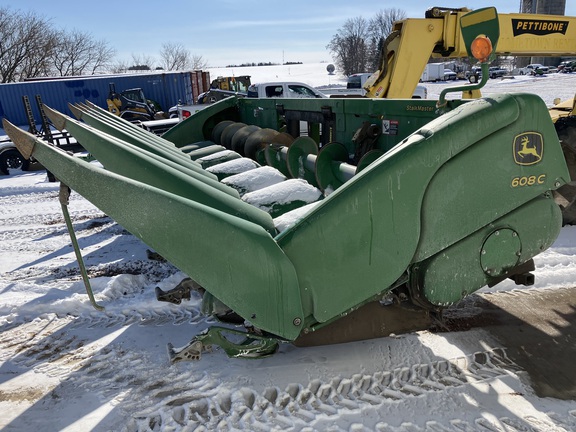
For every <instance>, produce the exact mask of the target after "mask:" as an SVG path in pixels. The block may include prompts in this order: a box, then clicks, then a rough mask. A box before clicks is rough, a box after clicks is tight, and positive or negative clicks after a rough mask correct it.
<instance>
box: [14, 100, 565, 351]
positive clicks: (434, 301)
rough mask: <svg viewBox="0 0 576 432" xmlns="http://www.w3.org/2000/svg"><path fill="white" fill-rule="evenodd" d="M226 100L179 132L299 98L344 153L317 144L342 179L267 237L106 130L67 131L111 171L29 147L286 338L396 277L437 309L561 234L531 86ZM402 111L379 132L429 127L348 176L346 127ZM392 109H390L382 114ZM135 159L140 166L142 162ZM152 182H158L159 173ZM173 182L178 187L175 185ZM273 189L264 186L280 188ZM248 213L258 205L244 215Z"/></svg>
mask: <svg viewBox="0 0 576 432" xmlns="http://www.w3.org/2000/svg"><path fill="white" fill-rule="evenodd" d="M231 99H232V100H228V99H226V100H224V101H222V102H221V103H219V104H214V106H212V107H209V108H207V110H212V111H211V112H212V114H213V116H212V117H210V116H209V115H208V113H209V111H207V110H204V111H201V112H199V113H198V114H200V113H203V116H201V117H196V115H194V116H192V117H191V119H188V120H186V121H184V122H182V123H181V125H185V124H188V125H192V126H194V127H193V128H190V127H189V126H186V128H184V129H182V128H181V130H180V132H182V130H185V129H195V130H202V131H203V134H202V136H198V141H200V142H205V141H206V140H208V139H209V138H212V133H213V132H214V130H215V128H217V127H219V128H221V129H222V131H221V132H219V133H218V134H219V135H220V136H221V135H222V133H223V131H224V129H226V128H224V127H223V125H222V124H221V121H222V119H223V116H225V115H227V113H230V112H233V117H234V120H235V121H237V120H238V119H239V118H242V120H244V122H245V123H247V121H248V119H249V115H251V116H252V119H253V120H255V121H256V122H257V123H258V126H259V128H263V129H265V128H270V127H271V126H273V123H276V124H279V125H280V126H281V125H282V121H281V119H282V116H281V115H280V113H282V112H286V110H290V109H294V110H296V109H297V108H298V107H303V108H306V110H307V113H316V114H314V115H312V114H307V115H310V116H311V118H314V119H319V118H320V117H319V116H317V114H318V113H321V115H322V116H323V117H322V119H324V120H325V119H326V118H328V119H329V122H328V123H325V125H327V126H326V128H332V129H333V130H332V132H333V135H334V136H335V137H336V136H339V137H340V138H341V139H342V142H343V144H342V146H343V148H344V149H346V150H345V151H343V150H342V148H339V150H338V151H337V152H335V154H336V156H335V157H334V158H332V157H330V154H331V151H329V152H326V155H325V156H324V157H326V158H327V161H324V162H323V163H322V164H321V165H326V166H330V167H331V168H326V167H324V168H321V169H322V170H328V169H332V170H334V169H336V171H337V172H338V174H337V175H338V178H339V179H340V181H341V182H342V184H341V185H339V186H338V185H336V190H335V191H333V192H332V193H330V194H329V195H328V196H327V197H325V198H324V199H323V200H320V202H318V203H316V205H315V207H314V208H312V209H311V210H310V211H309V212H308V213H307V214H305V215H304V216H302V217H301V218H300V219H299V220H298V221H297V222H296V223H294V224H293V225H291V226H288V227H287V228H286V229H285V230H284V231H283V232H281V233H280V234H278V235H276V236H275V237H274V238H273V237H272V236H271V233H274V232H275V231H274V227H273V222H272V219H271V218H270V217H269V216H268V215H266V216H265V217H263V216H262V217H263V219H262V220H258V221H257V222H256V223H251V222H249V221H247V220H245V219H247V218H251V216H246V214H244V215H238V216H239V217H238V216H235V215H237V213H235V212H234V211H232V210H231V211H228V210H227V209H225V208H222V207H221V206H223V205H224V206H225V205H226V204H225V203H226V202H227V200H231V201H233V202H235V203H241V204H242V205H246V206H248V204H246V203H243V202H242V201H240V200H239V199H236V198H232V197H230V196H228V195H226V194H222V193H215V194H214V197H213V198H214V200H213V201H210V198H207V199H206V201H202V202H203V203H204V204H200V203H199V202H200V199H199V198H196V197H193V199H188V198H185V197H183V196H178V195H177V194H182V195H185V192H184V191H183V189H184V188H185V185H188V182H187V180H186V179H184V178H183V177H182V176H181V175H180V172H178V174H177V173H176V170H173V169H168V167H165V166H163V165H164V163H163V160H162V158H160V159H158V158H153V157H151V156H150V155H149V154H148V153H146V152H144V151H143V150H142V149H139V148H136V147H135V146H132V145H130V144H128V143H122V141H121V140H119V139H117V138H113V137H110V138H109V137H108V136H107V135H106V134H104V133H101V132H98V133H94V131H93V130H90V133H91V134H92V135H89V134H87V135H82V139H79V140H80V141H85V142H88V141H91V142H92V141H94V142H95V143H96V142H100V141H101V140H104V141H106V142H107V143H108V144H107V145H110V147H108V149H107V150H106V151H105V153H106V154H102V155H101V156H102V158H103V160H104V159H105V158H106V157H108V156H109V157H110V159H112V158H115V157H118V158H120V159H121V160H122V163H118V164H117V165H115V166H114V169H115V170H116V171H117V173H118V174H119V175H117V174H114V173H111V172H108V171H105V170H102V169H99V168H95V167H93V166H92V165H90V164H86V163H84V162H82V161H78V160H75V159H74V158H70V157H68V156H66V155H63V154H60V153H58V152H55V151H54V150H52V149H49V148H48V147H47V146H45V145H43V144H42V145H40V143H39V141H35V142H37V143H38V144H37V146H36V147H37V149H36V150H35V152H34V157H36V158H37V159H38V160H40V162H42V163H43V164H44V165H45V166H46V167H47V168H48V169H50V170H51V171H52V172H53V173H54V174H55V175H56V176H57V177H58V178H60V179H62V180H63V181H64V182H66V183H67V184H69V186H70V187H72V188H73V189H74V190H76V191H78V192H79V193H80V194H82V195H83V196H85V197H86V198H88V199H89V200H90V201H92V202H93V203H94V204H95V205H97V206H98V207H99V208H101V209H102V210H103V211H105V212H106V213H107V214H109V215H110V216H111V217H113V218H114V219H115V220H116V221H117V222H118V223H120V224H121V225H123V226H124V227H125V228H126V229H127V230H128V231H130V232H132V233H134V234H135V235H137V236H139V237H140V238H142V239H143V240H144V241H145V242H146V243H147V244H149V245H150V246H151V247H153V248H154V249H155V250H157V251H158V252H159V253H161V254H162V255H163V256H165V257H166V258H167V259H168V260H170V261H171V262H172V263H173V264H174V265H176V266H177V267H178V268H180V269H181V270H182V271H184V272H185V273H186V274H188V275H189V276H190V277H191V278H193V279H194V280H195V281H197V282H198V283H199V284H201V285H202V286H203V287H204V288H205V289H206V290H207V292H208V293H209V294H210V296H213V297H214V298H216V299H217V300H218V301H219V302H220V303H222V304H224V305H226V306H228V307H230V308H231V309H232V310H234V311H235V312H237V313H238V314H240V315H241V316H242V317H243V318H244V319H246V320H249V321H250V322H252V323H253V324H254V325H255V326H256V327H257V328H260V329H263V330H265V331H267V332H270V333H271V334H273V335H276V336H278V337H280V338H283V339H288V340H293V339H294V338H295V337H297V336H298V334H299V333H300V331H301V330H302V329H303V328H304V326H306V328H309V329H314V328H315V326H321V325H322V324H323V323H327V322H330V321H333V320H334V319H336V318H338V317H339V316H342V315H344V314H347V313H349V312H350V311H352V310H354V309H356V308H358V307H359V306H361V305H362V304H364V303H366V302H368V301H371V300H374V299H377V298H379V296H381V295H383V294H384V293H386V292H388V291H389V290H391V289H392V288H394V287H396V286H397V285H398V284H399V283H400V282H402V283H404V282H407V283H408V285H409V286H410V287H411V289H412V295H413V297H414V299H416V300H417V301H418V302H419V304H422V305H427V307H431V308H435V307H438V306H443V305H446V304H450V303H452V302H454V301H457V300H458V299H460V298H462V297H463V296H465V295H467V294H469V293H470V292H472V291H474V290H476V289H478V288H479V287H480V286H482V285H485V284H486V283H490V282H491V281H493V280H494V278H495V277H500V276H502V274H503V273H506V272H507V271H508V270H509V269H510V267H513V266H514V265H516V264H522V263H524V262H526V261H527V260H529V259H531V258H532V257H533V256H535V255H536V254H538V253H539V252H540V251H541V250H542V249H543V248H546V247H547V246H548V245H549V244H550V242H551V241H553V239H554V238H556V236H557V234H558V232H559V228H560V225H561V221H560V219H559V218H558V209H557V207H555V205H554V204H553V201H552V200H550V199H549V198H547V197H546V195H547V194H548V193H549V191H550V190H553V189H555V188H557V187H559V186H561V185H562V184H564V183H566V181H567V180H568V179H569V175H568V171H567V168H566V165H565V163H564V158H563V157H562V153H561V149H560V145H559V142H558V138H557V136H556V134H555V131H554V127H553V125H552V122H551V119H550V116H549V115H548V112H547V109H546V107H545V105H544V103H543V102H542V101H541V100H540V99H539V98H538V97H536V96H534V95H527V94H523V95H500V96H492V97H490V98H487V99H481V100H475V101H470V102H466V103H463V102H459V103H457V104H456V105H459V106H458V107H457V108H455V109H453V110H451V111H450V112H448V113H446V114H444V115H442V116H441V117H437V113H436V112H435V111H434V112H432V111H429V110H427V109H426V108H427V107H429V106H430V104H428V103H423V102H421V101H416V102H412V101H386V100H383V101H372V100H354V101H351V102H350V104H349V105H348V104H347V103H348V101H347V100H346V101H345V100H337V101H335V102H331V101H327V100H322V101H318V100H309V101H302V100H282V101H281V102H282V106H281V107H279V106H278V105H277V102H278V101H276V103H275V102H274V101H272V102H271V101H269V100H253V101H248V102H244V100H233V98H231ZM224 102H225V103H224ZM308 102H309V103H308ZM376 102H378V103H376ZM412 104H413V105H412ZM218 105H219V107H218ZM409 106H413V107H420V108H421V109H418V110H416V112H417V113H418V114H417V115H415V116H414V117H411V118H412V120H411V122H410V124H401V123H402V122H400V123H399V124H398V125H396V126H394V128H393V129H392V130H394V131H400V130H410V129H412V127H413V126H414V125H415V124H419V123H423V122H427V123H426V124H425V125H424V126H423V127H421V128H420V129H418V130H416V131H415V132H414V133H412V134H409V133H407V136H404V139H402V141H400V142H399V143H398V144H397V145H395V146H394V147H393V148H392V149H391V150H389V151H387V152H386V153H385V154H383V155H382V156H380V157H377V156H378V154H379V153H378V151H381V150H383V148H385V147H386V146H388V145H389V144H390V143H391V142H392V141H389V140H388V139H389V138H390V137H389V136H388V137H380V138H379V140H378V141H377V142H376V150H375V152H376V153H375V156H374V158H373V159H374V160H373V162H372V163H370V164H369V165H367V166H365V167H364V168H363V169H362V170H360V171H359V172H358V173H356V174H355V175H353V176H352V173H351V172H350V173H348V172H347V168H346V165H347V164H346V163H345V162H342V159H344V158H345V156H344V154H345V152H346V153H347V154H348V155H351V154H352V155H353V154H354V150H355V148H354V143H353V141H352V137H353V136H354V134H355V133H356V131H357V130H358V129H360V128H361V127H363V125H364V124H365V122H366V121H383V120H386V119H391V118H398V119H401V118H402V116H401V115H400V113H402V114H403V115H405V116H409V115H410V113H411V111H412V109H407V107H409ZM232 108H234V109H232ZM257 108H258V109H257ZM346 109H350V110H352V111H345V110H346ZM377 111H379V112H380V114H378V115H377V114H376V112H377ZM395 112H397V113H399V114H398V116H396V115H395V114H391V113H395ZM327 113H328V114H327ZM279 119H280V120H279ZM324 120H322V121H324ZM429 120H432V121H429ZM399 121H400V120H399ZM268 122H272V123H268ZM219 124H220V126H218V125H219ZM229 126H230V124H228V125H226V127H229ZM73 127H75V126H73ZM73 127H72V128H73ZM326 128H325V127H324V126H323V128H322V130H323V131H326ZM85 130H86V129H79V130H75V131H73V134H80V135H81V134H82V133H85V132H82V131H85ZM242 130H244V128H238V131H242ZM8 133H9V134H10V133H11V131H8ZM254 133H257V134H258V133H259V131H256V132H254ZM396 139H399V137H396ZM232 141H233V139H232V140H231V141H230V142H232ZM301 141H302V142H304V141H306V143H308V142H309V141H311V140H310V139H308V138H307V139H301ZM313 144H314V146H312V145H299V144H296V145H295V146H294V149H295V150H294V151H293V152H292V153H293V155H292V158H291V157H290V152H291V150H290V147H288V148H287V150H285V148H283V147H282V146H277V145H275V144H273V145H272V146H271V147H272V148H273V149H274V151H272V150H270V149H268V150H267V151H266V152H265V153H266V158H267V159H269V160H274V162H276V161H277V160H278V159H284V158H285V159H286V160H288V159H291V160H290V161H289V164H286V165H285V166H286V168H287V169H288V170H289V171H294V172H293V173H292V174H294V175H298V176H300V175H304V174H305V173H306V172H308V173H310V172H311V171H312V170H313V169H315V166H316V165H317V160H316V156H315V155H314V153H316V149H317V146H316V144H315V143H313ZM202 147H205V143H204V144H202ZM325 148H326V149H330V148H332V147H331V145H325ZM334 148H336V147H335V146H334ZM194 151H196V150H194ZM107 153H110V155H108V154H107ZM256 153H261V150H257V151H256ZM23 154H25V153H23ZM321 154H322V150H321V151H320V155H321ZM121 155H122V156H121ZM260 156H261V155H260ZM330 160H332V162H330ZM238 161H240V162H243V161H242V160H234V161H230V162H225V163H223V164H220V165H215V166H212V167H210V168H209V169H210V170H214V172H217V171H218V170H217V169H218V168H219V167H220V168H223V166H224V165H226V164H231V163H236V162H238ZM45 162H46V163H45ZM106 163H107V164H109V165H110V164H113V163H114V162H113V161H112V160H109V161H107V162H106ZM252 163H253V164H254V166H256V164H255V162H253V161H252ZM139 165H142V166H143V167H145V169H143V170H142V172H140V171H139V168H138V166H139ZM280 165H281V164H280ZM105 166H106V164H105ZM110 166H113V165H110ZM288 166H291V167H292V168H288ZM143 173H150V176H149V177H147V176H146V175H143ZM303 173H304V174H303ZM317 174H318V173H317ZM129 177H132V178H136V180H133V179H131V178H129ZM161 177H168V178H169V180H165V182H162V180H161ZM350 177H351V178H350ZM153 178H154V180H153ZM293 181H298V180H293ZM300 181H301V180H300ZM198 183H201V182H198ZM284 183H285V182H284ZM175 184H176V185H177V186H175ZM190 184H191V185H195V184H196V181H192V180H191V181H190ZM202 184H205V183H202ZM180 185H182V187H183V189H178V187H180ZM279 186H280V184H279V185H276V186H274V187H273V189H276V188H278V189H282V188H281V187H279ZM209 188H210V187H209ZM214 192H215V191H214ZM208 195H211V194H208ZM224 195H226V198H224V197H223V196H224ZM185 196H186V197H188V196H189V195H185ZM278 200H279V201H280V198H279V197H278ZM242 210H243V207H242ZM254 210H256V209H254ZM261 213H262V214H264V213H263V212H260V211H256V213H255V215H256V217H258V218H259V217H260V216H261ZM142 214H144V216H142V217H140V215H142ZM532 214H533V217H532V218H531V219H530V220H528V219H529V215H532ZM251 220H255V219H251ZM496 231H500V232H501V233H503V234H505V235H503V236H502V237H500V236H499V235H497V234H495V232H496ZM272 235H274V234H272ZM514 235H517V236H518V238H517V240H516V239H515V237H514ZM502 239H504V240H502ZM518 242H519V243H518ZM219 245H226V247H225V248H223V247H221V246H219ZM519 245H520V246H519ZM483 247H484V250H485V251H486V254H487V255H485V256H484V259H483V258H482V256H483V255H482V253H481V251H482V248H483ZM446 257H450V258H451V259H447V258H446ZM459 272H460V273H459ZM454 274H461V275H470V280H471V282H470V284H466V283H465V277H464V276H461V277H460V276H459V277H460V279H458V280H459V282H458V284H456V283H455V285H454V286H448V285H447V283H446V281H447V280H449V278H450V277H451V275H454ZM399 281H400V282H399ZM210 296H209V297H210Z"/></svg>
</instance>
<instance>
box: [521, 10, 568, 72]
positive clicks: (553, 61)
mask: <svg viewBox="0 0 576 432" xmlns="http://www.w3.org/2000/svg"><path fill="white" fill-rule="evenodd" d="M520 13H531V14H544V15H564V14H565V13H566V0H520ZM560 61H561V59H560V58H559V57H522V58H519V59H518V61H517V62H516V66H517V67H524V66H526V65H528V64H530V63H540V64H543V65H546V66H557V65H558V64H559V63H560Z"/></svg>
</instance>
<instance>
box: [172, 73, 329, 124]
mask: <svg viewBox="0 0 576 432" xmlns="http://www.w3.org/2000/svg"><path fill="white" fill-rule="evenodd" d="M233 95H235V96H238V97H249V98H327V97H328V96H326V95H325V94H324V93H321V92H319V91H318V90H316V89H315V88H313V87H310V86H309V85H308V84H304V83H301V82H288V81H278V82H265V83H257V84H251V85H250V86H249V87H248V91H247V92H246V93H243V92H234V93H230V94H229V95H228V96H233ZM206 106H207V104H196V105H177V107H176V108H177V110H178V118H179V119H180V120H184V119H186V118H188V117H190V115H192V114H193V113H194V112H196V111H199V110H201V109H203V108H204V107H206Z"/></svg>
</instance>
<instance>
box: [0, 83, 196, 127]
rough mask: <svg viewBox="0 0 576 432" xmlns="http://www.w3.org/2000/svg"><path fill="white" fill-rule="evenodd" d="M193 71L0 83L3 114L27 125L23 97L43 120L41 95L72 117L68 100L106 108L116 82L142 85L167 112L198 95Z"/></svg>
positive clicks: (0, 111) (122, 86) (121, 88)
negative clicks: (27, 99) (38, 103)
mask: <svg viewBox="0 0 576 432" xmlns="http://www.w3.org/2000/svg"><path fill="white" fill-rule="evenodd" d="M192 74H193V72H158V73H137V74H119V75H90V76H81V77H74V78H66V77H62V78H41V79H36V80H30V81H24V82H18V83H9V84H0V117H2V118H6V119H8V120H9V121H10V122H12V123H14V124H16V125H27V124H28V120H27V118H26V112H25V110H24V104H23V102H22V97H23V96H25V95H26V96H28V97H29V99H30V101H31V106H32V113H33V115H34V118H35V119H36V122H37V123H40V112H39V111H38V108H37V104H36V103H35V102H34V97H35V96H36V95H40V97H41V98H42V102H43V103H44V104H45V105H47V106H49V107H51V108H54V109H56V110H58V111H60V112H62V113H65V114H68V115H70V116H72V113H71V112H70V110H69V109H68V104H69V103H72V104H74V103H77V102H84V101H86V100H88V101H90V102H92V103H94V104H96V105H98V106H100V107H102V108H105V109H106V108H107V105H106V98H107V97H108V92H109V86H110V84H111V83H113V84H114V85H115V87H116V90H117V91H118V92H121V91H124V90H127V89H131V88H141V89H142V90H144V94H145V95H146V97H147V98H148V99H152V100H154V101H156V102H158V103H159V104H160V106H161V107H162V109H163V110H164V111H166V112H167V111H168V110H169V109H170V107H172V106H174V105H176V104H178V103H179V102H181V103H183V104H191V103H193V101H194V98H195V96H197V95H194V94H193V86H192Z"/></svg>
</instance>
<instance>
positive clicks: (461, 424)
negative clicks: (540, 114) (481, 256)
mask: <svg viewBox="0 0 576 432" xmlns="http://www.w3.org/2000/svg"><path fill="white" fill-rule="evenodd" d="M270 68H272V66H269V67H262V68H255V69H253V70H250V71H245V70H241V69H240V68H236V69H235V70H234V71H233V72H234V73H235V74H236V75H244V74H251V75H253V76H255V75H257V74H258V73H260V74H261V76H260V77H259V78H261V79H262V80H272V79H276V78H277V79H278V80H295V81H304V82H307V83H309V84H311V85H315V86H317V87H318V86H322V85H331V84H333V83H334V82H335V81H336V80H337V79H338V78H337V77H336V76H329V75H328V74H327V72H326V65H325V64H318V65H314V68H313V67H312V65H310V66H309V65H293V66H290V67H289V68H288V73H286V69H281V68H277V69H274V70H271V69H270ZM269 73H272V74H274V76H270V75H268V76H267V75H265V74H269ZM221 75H225V72H222V73H221ZM339 80H340V81H342V79H341V78H339ZM575 83H576V75H574V76H573V75H570V74H550V75H547V76H544V77H538V78H535V77H515V78H508V79H502V80H500V79H498V80H490V82H489V84H488V86H487V88H486V89H485V91H484V94H487V95H489V94H492V93H496V92H509V91H511V92H515V91H529V92H533V93H536V94H539V95H540V96H541V97H542V98H543V99H544V101H545V102H546V103H547V104H548V105H550V104H551V103H552V101H553V100H554V98H555V97H560V98H562V99H565V98H570V97H573V95H574V92H575V91H576V85H574V84H575ZM426 86H427V87H428V89H429V97H431V98H434V97H436V96H437V95H438V94H439V93H440V91H441V89H442V88H444V87H445V86H446V84H444V83H438V84H426ZM236 163H238V162H236ZM229 165H230V166H232V168H233V167H234V163H230V164H229ZM58 191H59V185H58V184H57V183H50V182H48V180H47V177H46V172H45V171H32V172H20V171H15V172H14V171H13V172H11V174H10V175H9V176H1V177H0V221H1V223H0V244H1V245H2V247H1V248H0V329H1V330H2V333H1V334H0V409H1V410H2V416H0V429H1V430H5V431H15V432H16V431H18V432H20V431H34V432H44V431H46V432H48V431H50V432H52V431H67V432H84V431H123V432H136V431H193V430H197V431H209V430H210V431H212V430H217V431H240V430H249V431H284V430H287V431H307V432H310V431H353V432H364V431H382V432H383V431H386V432H393V431H402V432H421V431H434V432H445V431H574V430H576V404H575V403H574V401H573V400H562V399H559V398H554V397H539V396H538V395H537V394H536V392H535V391H534V388H533V386H532V383H531V379H530V376H529V374H528V373H527V372H526V371H525V370H523V369H522V368H521V367H520V366H519V365H518V364H516V363H515V362H514V361H513V360H511V358H510V357H509V356H508V355H507V347H506V346H504V345H503V344H502V342H500V341H499V340H498V339H497V338H495V337H494V336H493V335H492V334H490V332H488V331H487V330H485V329H482V328H473V329H470V330H467V331H452V332H441V333H433V332H428V331H422V332H415V333H410V334H405V335H397V336H392V337H386V338H380V339H374V340H366V341H361V342H354V343H347V344H340V345H329V346H321V347H307V348H300V347H295V346H293V345H291V344H283V345H281V347H280V350H279V352H278V353H277V354H275V355H274V356H272V357H270V358H265V359H258V360H238V359H229V358H228V357H227V356H226V355H225V354H224V352H223V351H221V350H219V349H216V350H215V351H214V352H212V353H208V354H204V355H203V356H202V358H201V359H200V360H199V361H197V362H181V363H176V364H170V362H169V360H168V355H167V350H166V344H167V343H168V342H171V343H173V344H174V345H175V346H182V345H185V344H186V343H187V342H188V341H189V340H190V339H191V338H192V337H193V336H194V335H196V334H198V333H200V332H201V331H203V330H204V329H206V328H207V327H208V326H210V325H211V324H214V320H213V319H210V318H207V317H205V316H203V315H202V314H201V310H200V309H201V300H200V298H199V297H197V296H195V295H194V294H193V296H192V298H191V299H190V300H184V301H183V302H182V303H181V304H180V305H175V304H170V303H163V302H158V301H157V300H156V297H155V287H160V288H161V289H163V290H169V289H171V288H173V287H174V286H176V285H177V284H178V283H179V282H180V281H181V280H182V279H184V278H185V277H186V275H185V274H183V273H182V272H180V271H179V270H178V269H176V268H175V267H174V266H172V265H171V264H170V263H169V262H166V261H164V260H163V259H162V258H161V257H158V256H156V255H155V254H154V253H153V251H150V250H149V249H148V248H147V246H146V245H145V244H143V243H142V242H141V241H139V240H138V239H136V238H135V237H134V236H132V235H131V234H129V233H128V232H127V231H126V230H125V229H123V228H122V227H121V226H119V225H117V224H116V223H115V222H114V221H113V220H111V219H110V218H108V217H107V216H106V215H105V214H103V213H102V212H101V211H100V210H99V209H97V208H95V207H94V206H93V205H92V204H90V203H89V202H88V201H87V200H85V199H84V198H82V197H81V196H79V195H77V194H75V193H72V196H71V199H70V207H69V210H70V213H71V216H72V219H73V223H74V228H75V231H76V234H77V236H78V241H79V244H80V247H81V249H82V254H83V257H84V260H85V263H86V266H87V269H88V272H89V275H90V282H91V286H92V289H93V291H94V293H95V298H96V302H97V303H98V304H100V305H101V306H103V307H104V308H105V309H104V311H97V310H95V309H94V308H93V307H92V305H91V304H90V302H89V299H88V296H87V295H86V292H85V289H84V285H83V283H82V280H81V276H80V273H79V270H78V265H77V262H76V258H75V255H74V251H73V249H72V246H71V243H70V238H69V236H68V232H67V230H66V225H65V222H64V219H63V216H62V212H61V209H60V204H59V200H58ZM278 222H279V221H278ZM292 222H293V220H288V221H285V222H284V223H285V224H286V225H289V224H290V223H292ZM191 247H193V245H191ZM222 247H225V245H222ZM535 263H536V268H537V270H536V271H535V272H534V274H535V275H536V284H535V285H534V286H532V287H530V288H521V289H519V288H518V287H517V286H516V285H514V283H513V282H511V281H506V282H503V283H501V284H499V285H497V286H496V287H494V288H492V289H488V288H486V289H483V290H482V292H485V293H493V292H502V291H505V292H507V293H510V295H511V301H514V298H515V297H514V296H520V295H523V293H534V292H536V293H538V292H545V291H548V290H563V289H571V288H573V287H574V280H575V276H576V227H564V228H562V231H561V234H560V236H559V238H558V240H557V241H556V242H555V243H554V245H553V246H552V247H551V248H550V249H549V250H547V251H545V252H543V253H542V254H540V255H539V256H537V257H536V258H535ZM254 265H258V263H254ZM350 289H353V287H350ZM473 312H474V306H472V310H471V313H473Z"/></svg>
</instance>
